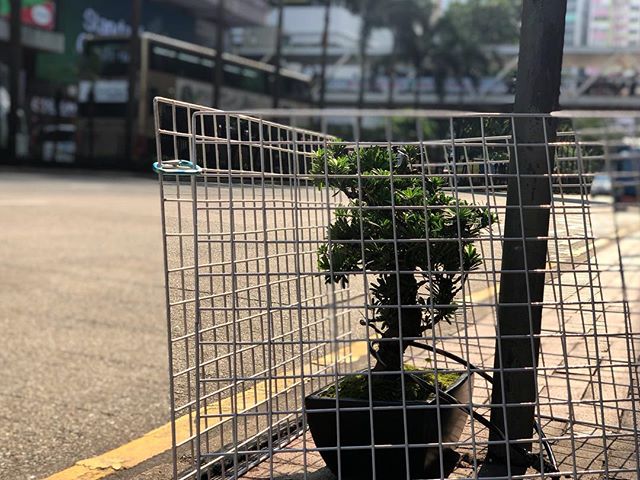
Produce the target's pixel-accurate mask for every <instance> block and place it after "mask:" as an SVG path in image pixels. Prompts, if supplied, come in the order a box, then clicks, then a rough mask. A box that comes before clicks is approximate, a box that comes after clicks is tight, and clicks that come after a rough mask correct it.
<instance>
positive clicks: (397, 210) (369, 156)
mask: <svg viewBox="0 0 640 480" xmlns="http://www.w3.org/2000/svg"><path fill="white" fill-rule="evenodd" d="M424 170H425V169H424V160H423V158H422V157H421V153H420V151H419V149H417V148H414V147H412V146H403V147H387V146H374V147H367V148H360V149H347V148H346V147H345V146H344V144H342V143H336V144H334V145H329V146H328V147H327V148H324V149H320V150H318V151H317V152H316V154H315V158H314V160H313V162H312V166H311V172H310V173H311V174H312V175H313V179H314V182H315V184H316V185H317V186H318V187H319V188H321V189H325V190H327V191H328V192H329V193H330V194H331V195H333V196H334V198H335V197H336V196H338V195H340V194H342V195H343V196H344V197H342V198H346V201H345V202H343V205H341V206H340V207H338V208H337V209H336V210H335V213H334V216H333V220H332V222H331V224H330V225H329V227H328V230H327V239H326V242H325V243H324V244H322V245H321V246H320V247H319V249H318V266H319V268H320V270H321V271H324V272H326V280H327V282H333V283H339V284H341V285H342V286H346V285H347V284H348V283H349V279H350V277H351V276H352V275H354V274H358V273H360V274H362V273H364V272H368V274H369V278H371V279H372V280H371V282H370V285H369V293H370V296H371V301H370V302H371V305H373V307H374V308H373V315H372V316H371V318H367V319H365V321H363V323H364V324H366V325H368V326H369V327H371V328H373V329H374V330H375V331H376V332H377V333H378V334H379V335H380V336H381V337H382V338H396V337H398V336H399V335H400V333H401V332H403V336H405V337H408V336H418V335H421V334H423V333H424V332H425V331H426V330H428V329H430V328H433V327H434V326H435V325H436V324H437V323H438V322H440V321H441V320H445V321H450V320H451V319H452V317H453V316H454V314H455V311H456V309H457V305H456V303H455V299H456V295H457V294H458V293H459V292H460V291H461V289H462V285H463V284H464V282H465V280H466V278H467V276H468V273H469V272H471V271H473V270H475V269H477V268H478V267H479V266H480V265H481V264H482V258H481V255H480V254H479V252H478V250H477V248H476V246H475V245H474V240H475V239H476V238H477V237H478V236H479V235H480V234H481V232H482V231H483V230H487V229H489V228H490V227H491V225H492V224H493V223H494V222H496V221H497V220H496V216H495V215H494V214H492V213H491V212H490V210H489V209H488V208H486V207H477V206H473V205H470V204H469V203H468V202H466V201H465V200H462V199H458V198H456V197H455V196H454V195H452V194H451V193H449V192H448V191H447V189H446V187H447V185H448V184H447V181H446V180H445V179H444V178H442V177H439V176H432V175H427V174H425V172H424ZM401 317H403V320H402V322H403V324H402V328H401V327H400V318H401ZM381 345H382V344H381ZM380 348H383V347H380Z"/></svg>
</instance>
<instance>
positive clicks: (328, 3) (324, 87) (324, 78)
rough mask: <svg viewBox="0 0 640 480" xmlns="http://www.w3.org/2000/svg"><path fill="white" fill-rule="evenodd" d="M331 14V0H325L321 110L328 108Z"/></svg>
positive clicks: (319, 102)
mask: <svg viewBox="0 0 640 480" xmlns="http://www.w3.org/2000/svg"><path fill="white" fill-rule="evenodd" d="M330 14H331V0H325V7H324V24H323V27H322V54H321V55H322V56H321V63H320V98H319V101H318V105H319V106H320V108H324V107H325V106H326V98H325V97H326V92H327V56H328V50H329V20H330Z"/></svg>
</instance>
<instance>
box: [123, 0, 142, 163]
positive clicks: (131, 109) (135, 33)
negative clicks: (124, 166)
mask: <svg viewBox="0 0 640 480" xmlns="http://www.w3.org/2000/svg"><path fill="white" fill-rule="evenodd" d="M141 12H142V0H132V1H131V35H130V37H129V72H128V80H129V82H128V89H127V117H126V120H125V132H124V138H125V161H126V162H131V161H132V160H133V157H134V154H135V152H134V151H133V143H134V138H135V135H134V131H133V130H134V125H135V118H136V106H137V102H136V91H137V90H136V85H137V82H138V68H139V63H140V35H139V33H140V32H139V30H140V15H141Z"/></svg>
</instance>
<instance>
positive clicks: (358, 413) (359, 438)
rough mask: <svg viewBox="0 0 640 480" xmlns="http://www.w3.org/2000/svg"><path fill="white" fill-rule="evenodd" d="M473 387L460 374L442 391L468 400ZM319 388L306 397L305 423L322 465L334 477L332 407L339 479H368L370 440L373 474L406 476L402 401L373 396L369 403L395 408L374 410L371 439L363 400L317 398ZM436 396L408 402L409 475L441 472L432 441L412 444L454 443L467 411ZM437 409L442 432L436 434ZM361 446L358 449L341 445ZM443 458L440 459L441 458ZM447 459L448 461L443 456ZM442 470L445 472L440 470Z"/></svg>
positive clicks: (392, 478) (385, 479) (390, 478)
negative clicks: (437, 403) (374, 471)
mask: <svg viewBox="0 0 640 480" xmlns="http://www.w3.org/2000/svg"><path fill="white" fill-rule="evenodd" d="M472 390H473V378H472V376H471V375H469V374H467V373H465V374H463V375H462V376H461V377H460V378H459V379H458V381H457V382H456V383H455V384H453V385H452V386H451V387H450V388H449V389H448V390H447V393H448V394H449V395H451V396H452V397H454V398H455V399H456V400H457V401H458V402H459V403H463V404H464V403H468V402H469V401H470V399H471V394H472ZM322 392H323V390H319V391H318V392H316V393H313V394H311V395H309V396H308V397H307V398H306V399H305V406H306V409H307V424H308V425H309V429H310V431H311V436H312V437H313V441H314V442H315V445H316V447H318V448H327V450H321V451H320V455H321V456H322V459H323V460H324V462H325V463H326V464H327V467H329V469H330V470H331V471H332V472H333V474H334V475H336V476H338V441H337V440H338V433H337V419H336V416H337V414H336V410H338V412H339V422H340V473H341V477H340V478H342V479H344V480H347V479H349V480H369V479H372V478H373V472H372V456H373V453H372V449H371V447H370V446H368V445H371V444H372V443H374V445H375V447H374V451H375V469H376V479H379V480H399V479H404V478H407V456H406V451H407V450H406V449H405V443H406V441H405V427H404V425H405V422H404V418H403V408H402V403H401V402H383V401H374V402H373V405H374V407H395V408H389V409H384V410H375V409H374V410H373V431H374V439H372V438H371V416H370V413H369V412H370V410H369V401H368V400H354V399H348V398H341V399H340V400H339V401H338V408H337V409H336V399H335V398H327V397H321V396H319V394H321V393H322ZM440 403H441V405H440V408H438V407H437V406H436V401H435V398H434V399H433V400H431V401H428V402H418V401H408V402H406V405H407V409H406V414H407V422H406V425H407V438H408V440H409V441H408V444H409V449H408V453H409V478H411V479H414V478H428V477H431V476H434V475H435V476H436V477H440V475H441V472H440V452H441V449H440V448H438V447H437V446H431V447H425V446H412V445H420V444H427V443H438V442H439V441H440V442H456V441H458V440H459V439H460V435H461V434H462V430H463V429H464V426H465V424H466V421H467V413H466V412H464V411H463V410H461V409H460V408H457V407H451V406H445V405H443V404H442V402H440ZM438 410H439V411H440V422H441V423H440V424H441V435H442V436H439V435H438ZM343 447H360V448H346V449H345V448H343ZM443 460H444V459H443ZM444 463H445V464H446V463H447V462H446V461H444ZM443 474H444V475H447V472H443Z"/></svg>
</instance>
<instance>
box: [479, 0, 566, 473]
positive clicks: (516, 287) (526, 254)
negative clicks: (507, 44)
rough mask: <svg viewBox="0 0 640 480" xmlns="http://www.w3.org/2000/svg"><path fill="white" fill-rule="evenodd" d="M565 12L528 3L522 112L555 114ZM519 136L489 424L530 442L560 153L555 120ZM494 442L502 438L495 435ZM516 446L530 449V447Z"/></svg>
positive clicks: (535, 0) (498, 451)
mask: <svg viewBox="0 0 640 480" xmlns="http://www.w3.org/2000/svg"><path fill="white" fill-rule="evenodd" d="M566 9H567V0H554V1H546V2H545V1H540V0H524V3H523V10H522V29H521V33H520V38H521V40H520V60H519V65H518V76H517V86H516V102H515V111H516V112H517V113H531V114H547V113H550V112H552V111H553V110H557V109H558V106H559V97H560V80H561V72H562V51H563V43H564V27H565V15H566ZM514 137H515V143H516V145H524V146H518V147H517V155H512V156H511V162H510V165H509V174H510V175H511V176H510V177H509V180H508V187H507V206H512V207H515V208H507V211H506V218H505V224H504V237H505V240H504V244H503V251H502V273H501V276H500V295H499V305H498V329H497V330H498V331H497V334H498V337H497V341H496V356H495V364H494V367H495V368H496V371H495V373H494V377H493V378H494V380H493V391H492V395H491V403H492V404H495V405H497V406H495V407H492V409H491V422H492V423H493V424H494V425H495V426H497V427H498V428H499V429H500V430H502V431H503V432H504V431H505V425H506V427H507V430H508V440H509V441H513V440H519V439H528V438H531V436H532V434H533V424H534V411H535V403H536V401H537V398H538V396H537V394H538V392H537V383H536V367H537V361H538V353H539V348H540V340H539V337H537V335H539V334H540V331H541V320H542V306H541V302H542V300H543V297H544V277H545V275H544V271H543V270H544V268H545V264H546V256H547V240H545V239H544V238H546V237H547V236H548V233H549V210H548V208H545V207H544V205H549V204H550V202H551V193H552V192H551V191H550V186H549V178H548V176H549V175H550V174H551V173H552V172H553V167H554V161H555V150H554V148H552V147H548V145H549V143H550V142H553V141H555V138H556V122H555V121H553V120H552V119H550V118H547V117H543V116H540V115H538V116H532V117H518V118H517V119H515V121H514ZM545 144H546V145H547V146H545ZM530 145H535V146H530ZM516 162H517V165H516ZM516 174H517V175H516ZM523 206H525V207H526V208H522V207H523ZM540 238H543V240H539V239H540ZM523 239H524V240H523ZM513 336H516V338H513ZM505 369H509V370H508V371H505ZM502 384H504V390H503V389H502ZM503 405H504V406H506V408H503ZM504 410H506V418H505V413H504ZM489 439H490V440H493V441H496V440H502V438H500V437H499V436H498V435H496V434H495V432H493V431H492V432H491V433H490V436H489ZM519 445H520V446H521V447H524V448H529V449H530V448H531V442H524V443H520V444H519ZM512 452H513V451H512ZM489 456H490V457H492V458H493V459H495V460H497V462H494V465H495V464H501V465H502V466H503V467H504V469H503V471H504V472H506V471H507V469H506V459H507V458H508V457H507V450H506V449H505V447H504V445H500V444H493V445H490V446H489ZM510 458H511V466H512V468H513V467H514V466H517V467H519V468H520V469H521V470H522V473H524V470H526V465H524V462H522V459H520V458H518V457H517V456H516V455H514V454H513V453H512V454H511V457H510ZM497 473H498V474H500V472H497ZM512 473H513V474H519V472H516V471H513V470H512ZM481 474H483V472H481ZM484 475H485V476H495V475H496V472H495V471H493V472H488V471H486V472H484Z"/></svg>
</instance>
